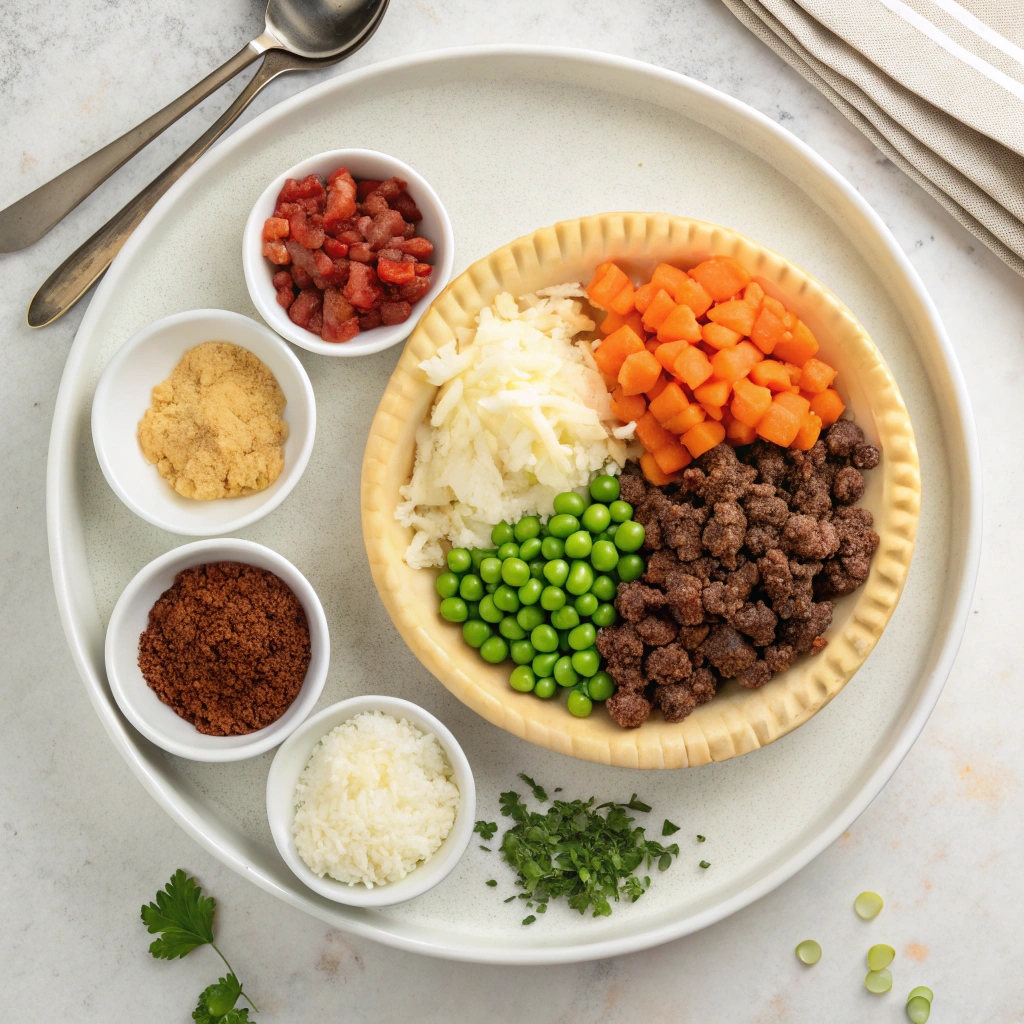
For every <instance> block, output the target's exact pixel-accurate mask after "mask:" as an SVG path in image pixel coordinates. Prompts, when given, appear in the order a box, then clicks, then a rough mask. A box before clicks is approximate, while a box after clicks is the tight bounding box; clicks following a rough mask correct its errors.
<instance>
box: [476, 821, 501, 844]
mask: <svg viewBox="0 0 1024 1024" xmlns="http://www.w3.org/2000/svg"><path fill="white" fill-rule="evenodd" d="M473 831H474V832H479V833H480V838H481V839H482V840H483V841H484V842H485V843H486V842H488V841H490V840H491V839H493V838H494V834H495V833H496V832H497V831H498V823H497V822H496V821H478V822H477V823H476V824H475V825H474V826H473Z"/></svg>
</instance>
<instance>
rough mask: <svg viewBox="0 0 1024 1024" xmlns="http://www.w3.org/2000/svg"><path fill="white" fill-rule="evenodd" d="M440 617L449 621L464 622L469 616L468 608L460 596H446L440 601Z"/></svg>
mask: <svg viewBox="0 0 1024 1024" xmlns="http://www.w3.org/2000/svg"><path fill="white" fill-rule="evenodd" d="M441 618H442V619H447V620H448V621H449V622H465V621H466V619H468V618H469V609H468V608H467V607H466V602H465V601H463V600H462V598H461V597H446V598H445V599H444V600H443V601H442V602H441Z"/></svg>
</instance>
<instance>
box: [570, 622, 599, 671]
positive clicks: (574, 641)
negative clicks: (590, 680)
mask: <svg viewBox="0 0 1024 1024" xmlns="http://www.w3.org/2000/svg"><path fill="white" fill-rule="evenodd" d="M596 640H597V630H596V629H594V627H593V626H592V625H591V624H590V623H589V622H584V623H582V624H580V625H579V626H576V627H575V629H573V630H572V632H570V633H569V646H570V647H571V648H572V649H573V650H574V651H585V650H586V649H587V648H588V647H593V646H594V641H596ZM594 671H595V672H596V671H597V669H596V667H595V669H594Z"/></svg>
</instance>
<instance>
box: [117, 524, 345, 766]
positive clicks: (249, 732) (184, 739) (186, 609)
mask: <svg viewBox="0 0 1024 1024" xmlns="http://www.w3.org/2000/svg"><path fill="white" fill-rule="evenodd" d="M329 655H330V642H329V639H328V632H327V620H326V618H325V617H324V612H323V608H322V607H321V604H320V601H319V599H318V598H317V596H316V593H315V591H314V590H313V588H312V586H310V584H309V582H308V580H307V579H306V578H305V576H303V575H302V573H301V572H299V570H298V569H296V568H295V566H294V565H292V564H291V562H289V561H288V560H287V559H286V558H284V557H282V556H281V555H279V554H277V553H276V552H274V551H271V550H270V549H269V548H266V547H263V546H262V545H260V544H254V543H253V542H252V541H245V540H235V539H225V540H204V541H197V542H195V543H193V544H186V545H183V546H182V547H179V548H175V549H174V550H173V551H169V552H167V553H166V554H165V555H161V556H160V557H159V558H157V559H156V560H155V561H153V562H150V563H149V565H147V566H146V567H145V568H144V569H143V570H142V571H141V572H139V573H138V574H137V575H136V576H135V578H134V579H133V580H132V581H131V583H129V584H128V586H127V587H126V588H125V590H124V593H122V595H121V597H120V598H119V599H118V602H117V604H116V605H115V607H114V611H113V614H112V615H111V617H110V624H109V625H108V627H107V636H106V645H105V656H106V667H107V679H108V681H109V683H110V689H111V692H112V693H113V695H114V699H115V700H116V701H117V704H118V707H119V708H120V709H121V711H122V712H123V714H124V715H125V717H126V718H127V719H128V720H129V721H130V722H131V723H132V725H133V726H135V728H136V729H138V730H139V732H141V733H142V734H143V735H144V736H145V737H146V738H147V739H149V740H151V741H152V742H153V743H155V744H157V746H159V747H161V748H163V749H164V750H166V751H168V752H169V753H172V754H177V755H179V756H180V757H187V758H190V759H192V760H195V761H237V760H242V759H243V758H247V757H254V756H256V755H257V754H262V753H264V752H265V751H267V750H270V749H272V748H273V747H276V746H277V745H278V744H279V743H281V742H282V741H283V740H284V739H286V738H287V737H288V736H289V735H291V733H292V732H293V731H294V730H295V729H297V728H298V727H299V725H301V724H302V722H303V720H304V719H305V718H306V717H307V715H308V714H309V713H310V712H311V711H312V709H313V706H314V705H315V704H316V702H317V700H318V699H319V697H320V693H321V691H322V690H323V687H324V682H325V680H326V678H327V666H328V661H329Z"/></svg>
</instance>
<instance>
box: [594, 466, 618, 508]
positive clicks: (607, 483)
mask: <svg viewBox="0 0 1024 1024" xmlns="http://www.w3.org/2000/svg"><path fill="white" fill-rule="evenodd" d="M590 496H591V497H592V498H593V499H594V501H603V502H604V503H605V504H606V505H608V504H610V503H611V502H613V501H615V499H616V498H618V496H619V481H618V478H617V477H614V476H610V475H609V474H608V473H602V474H601V475H600V476H595V477H594V479H593V480H591V481H590Z"/></svg>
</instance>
